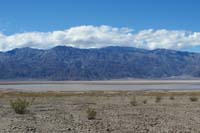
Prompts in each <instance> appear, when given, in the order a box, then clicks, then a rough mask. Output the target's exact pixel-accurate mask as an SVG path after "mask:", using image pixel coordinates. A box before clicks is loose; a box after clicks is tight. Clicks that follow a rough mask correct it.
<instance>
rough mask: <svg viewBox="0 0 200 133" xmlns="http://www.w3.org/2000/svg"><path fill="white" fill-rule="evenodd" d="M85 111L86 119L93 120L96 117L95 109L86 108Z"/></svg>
mask: <svg viewBox="0 0 200 133" xmlns="http://www.w3.org/2000/svg"><path fill="white" fill-rule="evenodd" d="M86 112H87V118H88V120H94V119H95V118H96V114H97V112H96V109H93V108H88V109H87V111H86Z"/></svg>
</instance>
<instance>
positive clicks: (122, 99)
mask: <svg viewBox="0 0 200 133" xmlns="http://www.w3.org/2000/svg"><path fill="white" fill-rule="evenodd" d="M106 93H109V94H106ZM62 94H63V93H62ZM104 94H105V95H103V94H100V95H98V93H96V94H95V95H84V94H82V95H66V96H65V95H55V96H54V95H45V96H38V95H35V94H34V95H28V96H26V95H25V96H26V97H25V98H26V99H27V100H28V101H29V100H31V99H32V97H35V96H37V97H35V100H34V102H33V103H32V105H31V106H30V107H29V108H28V109H27V112H26V113H25V114H23V115H20V114H16V113H15V112H14V111H13V109H12V108H11V107H10V104H9V101H10V100H11V99H15V98H16V97H19V96H24V95H22V94H21V93H20V94H19V95H18V93H17V95H13V94H12V95H11V94H4V93H3V92H2V93H0V133H62V132H63V133H68V132H69V133H147V132H149V133H179V132H180V133H190V132H191V133H200V101H193V102H192V101H191V100H190V97H197V98H200V95H199V92H195V93H192V94H189V92H184V94H181V95H180V94H178V93H176V94H174V92H171V93H170V94H169V92H162V95H161V94H160V93H159V92H153V93H148V92H139V93H138V92H122V93H119V92H118V93H117V94H116V95H114V94H115V93H114V92H104ZM197 94H198V95H197ZM170 95H173V98H174V99H173V98H171V99H170ZM133 97H135V98H136V106H133V105H131V103H130V102H131V101H132V99H134V98H133ZM156 97H161V100H160V101H156V99H157V98H156ZM145 100H146V102H147V103H145V102H144V101H145ZM88 108H94V109H95V110H96V112H97V116H96V118H95V119H94V120H88V118H87V113H86V110H87V109H88Z"/></svg>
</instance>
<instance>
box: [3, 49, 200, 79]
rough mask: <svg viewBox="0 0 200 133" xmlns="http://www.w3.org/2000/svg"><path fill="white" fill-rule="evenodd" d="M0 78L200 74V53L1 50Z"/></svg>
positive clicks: (102, 77)
mask: <svg viewBox="0 0 200 133" xmlns="http://www.w3.org/2000/svg"><path fill="white" fill-rule="evenodd" d="M0 70H1V71H0V80H28V79H33V80H110V79H122V78H141V79H155V78H167V77H173V76H175V77H176V76H177V77H178V76H181V75H187V76H191V77H195V78H196V77H197V78H198V77H200V54H198V53H192V52H182V51H176V50H168V49H156V50H146V49H139V48H134V47H120V46H109V47H104V48H91V49H79V48H74V47H67V46H56V47H54V48H51V49H47V50H41V49H33V48H27V47H26V48H17V49H13V50H10V51H7V52H0Z"/></svg>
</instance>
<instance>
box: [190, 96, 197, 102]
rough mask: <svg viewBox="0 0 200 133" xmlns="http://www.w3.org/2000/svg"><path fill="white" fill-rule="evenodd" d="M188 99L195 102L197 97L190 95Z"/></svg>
mask: <svg viewBox="0 0 200 133" xmlns="http://www.w3.org/2000/svg"><path fill="white" fill-rule="evenodd" d="M190 101H192V102H196V101H198V98H197V97H190Z"/></svg>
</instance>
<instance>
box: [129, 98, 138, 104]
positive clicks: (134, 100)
mask: <svg viewBox="0 0 200 133" xmlns="http://www.w3.org/2000/svg"><path fill="white" fill-rule="evenodd" d="M130 104H131V105H132V106H137V101H136V97H135V96H134V97H133V98H132V100H131V101H130Z"/></svg>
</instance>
